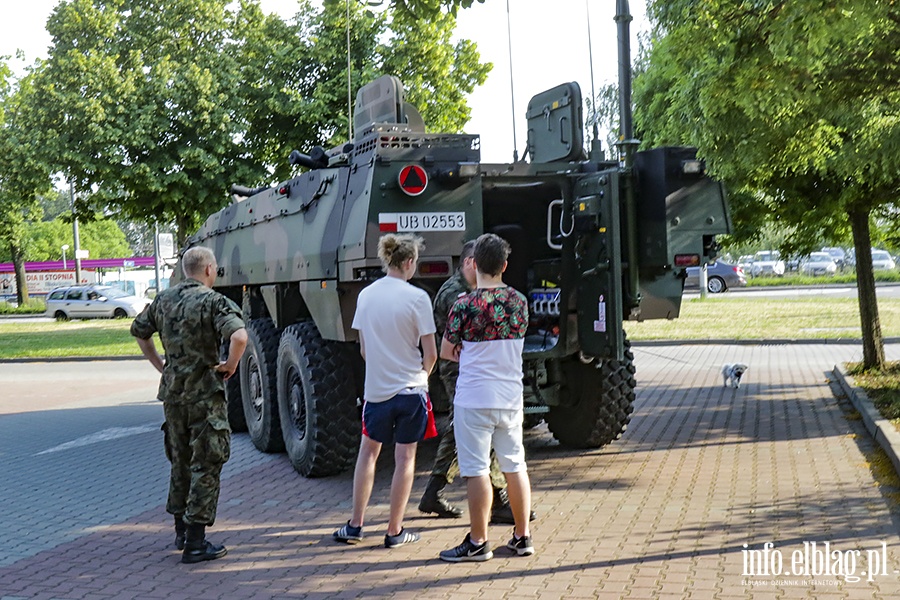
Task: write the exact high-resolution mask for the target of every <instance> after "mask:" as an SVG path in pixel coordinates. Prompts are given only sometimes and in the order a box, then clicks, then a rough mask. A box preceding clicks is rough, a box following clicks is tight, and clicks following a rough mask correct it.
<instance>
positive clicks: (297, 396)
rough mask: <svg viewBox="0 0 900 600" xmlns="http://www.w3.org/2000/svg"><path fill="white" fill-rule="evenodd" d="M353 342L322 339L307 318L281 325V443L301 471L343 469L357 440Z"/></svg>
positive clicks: (306, 474)
mask: <svg viewBox="0 0 900 600" xmlns="http://www.w3.org/2000/svg"><path fill="white" fill-rule="evenodd" d="M355 346H356V345H355V344H347V343H342V342H332V341H327V340H323V339H322V337H321V336H320V335H319V330H318V329H317V328H316V326H315V324H314V323H312V322H311V321H305V322H302V323H298V324H296V325H291V326H290V327H288V328H287V329H285V330H284V333H283V334H282V336H281V343H280V344H279V347H278V408H279V411H280V417H281V430H282V432H283V435H284V442H285V447H286V449H287V453H288V456H289V457H290V459H291V464H292V465H293V466H294V469H296V470H297V472H298V473H300V474H301V475H303V476H304V477H324V476H327V475H334V474H336V473H340V472H342V471H344V470H346V469H347V468H348V467H349V466H350V465H351V464H353V459H354V457H355V456H356V451H357V448H358V446H359V435H360V421H359V409H358V408H357V405H356V397H357V395H356V385H355V383H354V376H353V367H354V365H353V355H352V353H353V352H354V350H353V348H355Z"/></svg>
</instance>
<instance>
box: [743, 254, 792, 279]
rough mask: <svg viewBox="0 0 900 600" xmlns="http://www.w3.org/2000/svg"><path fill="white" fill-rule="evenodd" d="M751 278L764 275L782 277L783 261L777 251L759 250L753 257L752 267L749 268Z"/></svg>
mask: <svg viewBox="0 0 900 600" xmlns="http://www.w3.org/2000/svg"><path fill="white" fill-rule="evenodd" d="M750 274H751V275H752V276H753V277H760V276H764V275H776V276H778V277H781V276H782V275H784V261H783V260H781V253H780V252H778V251H777V250H760V251H759V252H757V253H756V254H755V255H754V256H753V265H752V266H751V267H750Z"/></svg>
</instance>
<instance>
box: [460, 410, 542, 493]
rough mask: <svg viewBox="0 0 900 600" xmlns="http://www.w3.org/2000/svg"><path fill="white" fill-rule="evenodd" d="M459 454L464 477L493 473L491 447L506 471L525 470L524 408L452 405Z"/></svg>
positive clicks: (502, 469) (461, 473) (501, 467)
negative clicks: (505, 408) (508, 408)
mask: <svg viewBox="0 0 900 600" xmlns="http://www.w3.org/2000/svg"><path fill="white" fill-rule="evenodd" d="M453 435H454V436H456V456H457V458H458V459H459V473H460V475H462V476H463V477H481V476H483V475H488V474H489V473H490V472H491V446H493V448H494V452H495V453H496V454H497V461H498V462H499V463H500V470H501V471H503V472H504V473H518V472H521V471H525V470H526V467H525V446H524V445H523V444H522V409H521V408H518V409H513V410H504V409H499V408H465V407H461V406H456V407H454V408H453Z"/></svg>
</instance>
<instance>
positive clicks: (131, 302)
mask: <svg viewBox="0 0 900 600" xmlns="http://www.w3.org/2000/svg"><path fill="white" fill-rule="evenodd" d="M147 303H148V300H147V299H146V298H138V297H137V296H131V295H130V294H126V293H125V292H123V291H122V290H120V289H118V288H114V287H107V286H100V285H73V286H68V287H62V288H56V289H55V290H53V291H51V292H50V293H49V294H47V311H46V312H45V313H44V314H45V315H47V316H48V317H54V318H55V319H57V320H60V321H65V320H68V319H92V318H107V319H110V318H125V317H135V316H137V314H138V313H139V312H141V311H142V310H144V307H145V306H147Z"/></svg>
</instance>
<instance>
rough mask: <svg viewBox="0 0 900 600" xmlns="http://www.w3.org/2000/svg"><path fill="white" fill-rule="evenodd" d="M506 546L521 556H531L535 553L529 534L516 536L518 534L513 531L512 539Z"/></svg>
mask: <svg viewBox="0 0 900 600" xmlns="http://www.w3.org/2000/svg"><path fill="white" fill-rule="evenodd" d="M506 547H507V548H509V549H510V550H512V551H513V552H515V553H516V554H518V555H519V556H530V555H532V554H534V545H533V544H532V543H531V537H530V536H527V535H525V536H522V537H516V534H515V533H513V536H512V539H511V540H509V543H508V544H506Z"/></svg>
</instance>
